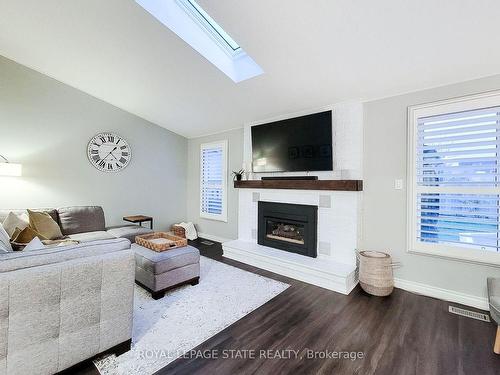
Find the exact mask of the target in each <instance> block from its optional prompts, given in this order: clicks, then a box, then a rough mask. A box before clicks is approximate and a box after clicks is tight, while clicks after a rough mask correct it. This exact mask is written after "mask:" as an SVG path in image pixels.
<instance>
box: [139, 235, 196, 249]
mask: <svg viewBox="0 0 500 375" xmlns="http://www.w3.org/2000/svg"><path fill="white" fill-rule="evenodd" d="M135 243H136V244H138V245H141V246H144V247H145V248H147V249H150V250H153V251H156V252H162V251H167V250H172V249H176V248H178V247H183V246H187V239H185V238H182V237H179V236H175V235H174V234H172V233H170V232H154V233H149V234H143V235H140V236H136V237H135Z"/></svg>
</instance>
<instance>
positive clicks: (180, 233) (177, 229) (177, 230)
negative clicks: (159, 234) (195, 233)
mask: <svg viewBox="0 0 500 375" xmlns="http://www.w3.org/2000/svg"><path fill="white" fill-rule="evenodd" d="M170 230H171V231H172V233H173V234H174V235H176V236H177V237H181V238H186V230H185V229H184V228H183V227H181V226H179V225H175V224H174V225H172V227H171V228H170Z"/></svg>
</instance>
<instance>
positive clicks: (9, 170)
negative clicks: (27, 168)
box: [0, 163, 23, 177]
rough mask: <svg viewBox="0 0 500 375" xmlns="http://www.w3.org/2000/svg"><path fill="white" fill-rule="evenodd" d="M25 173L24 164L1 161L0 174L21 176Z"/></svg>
mask: <svg viewBox="0 0 500 375" xmlns="http://www.w3.org/2000/svg"><path fill="white" fill-rule="evenodd" d="M22 173H23V166H22V164H16V163H0V176H13V177H19V176H21V175H22Z"/></svg>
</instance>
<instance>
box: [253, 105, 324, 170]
mask: <svg viewBox="0 0 500 375" xmlns="http://www.w3.org/2000/svg"><path fill="white" fill-rule="evenodd" d="M251 129H252V169H253V171H254V172H259V173H260V172H306V171H331V170H332V167H333V163H332V111H326V112H320V113H314V114H312V115H306V116H300V117H295V118H290V119H286V120H280V121H276V122H271V123H268V124H263V125H256V126H252V128H251Z"/></svg>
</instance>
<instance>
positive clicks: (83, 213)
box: [57, 206, 105, 235]
mask: <svg viewBox="0 0 500 375" xmlns="http://www.w3.org/2000/svg"><path fill="white" fill-rule="evenodd" d="M57 212H58V214H59V223H60V225H61V230H62V234H64V235H69V234H77V233H84V232H96V231H103V230H105V221H104V211H103V210H102V207H99V206H75V207H63V208H58V209H57Z"/></svg>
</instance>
